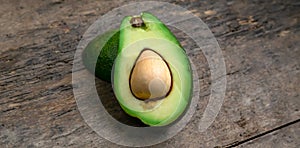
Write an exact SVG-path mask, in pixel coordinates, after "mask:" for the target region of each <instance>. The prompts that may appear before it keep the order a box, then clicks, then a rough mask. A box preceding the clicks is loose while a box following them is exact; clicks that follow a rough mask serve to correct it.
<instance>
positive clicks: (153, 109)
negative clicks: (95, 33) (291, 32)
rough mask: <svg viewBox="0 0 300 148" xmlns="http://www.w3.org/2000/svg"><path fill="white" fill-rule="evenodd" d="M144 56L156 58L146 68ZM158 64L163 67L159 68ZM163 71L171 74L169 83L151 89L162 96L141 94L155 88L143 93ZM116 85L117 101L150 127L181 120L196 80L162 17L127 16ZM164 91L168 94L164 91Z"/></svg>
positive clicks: (120, 41)
mask: <svg viewBox="0 0 300 148" xmlns="http://www.w3.org/2000/svg"><path fill="white" fill-rule="evenodd" d="M144 55H147V56H144ZM141 57H145V58H143V59H142V60H144V59H149V58H152V59H150V62H148V64H144V65H143V64H139V62H140V61H142V60H141ZM153 61H156V63H159V62H160V63H161V64H156V63H155V62H153ZM157 61H158V62H157ZM149 63H150V64H149ZM153 63H154V64H153ZM138 64H139V65H138ZM155 64H156V65H157V66H159V65H162V66H161V67H163V68H157V67H155ZM143 66H144V67H143ZM145 66H146V67H145ZM137 67H138V68H137ZM161 69H165V71H168V72H167V75H166V76H165V75H164V76H162V77H163V78H161V79H166V80H163V82H166V84H165V83H163V85H161V83H160V82H158V83H152V84H154V86H151V87H153V88H154V89H157V90H154V92H158V93H157V94H158V95H156V94H154V93H153V94H154V95H152V94H150V97H149V95H147V94H149V92H150V93H152V92H153V91H151V90H149V92H145V93H143V92H141V93H140V92H138V91H139V89H140V88H141V91H147V90H145V89H148V88H149V89H151V87H150V84H149V87H148V86H146V87H145V89H144V90H143V89H142V88H144V86H143V85H142V84H144V83H146V82H147V81H148V80H147V79H152V77H151V76H152V75H155V76H156V75H159V74H160V73H161V72H160V71H162V70H161ZM148 70H149V73H147V71H148ZM152 73H153V74H152ZM144 75H146V76H144ZM148 75H149V76H148ZM155 76H153V78H155ZM133 77H134V78H133ZM135 77H137V78H135ZM158 77H160V76H158ZM144 79H145V80H144ZM150 81H151V80H149V82H150ZM169 81H170V82H169ZM143 82H144V83H143ZM151 82H152V81H151ZM112 84H113V89H114V93H115V95H116V98H117V100H118V102H119V103H120V105H121V107H122V109H123V110H124V111H125V112H126V113H127V114H129V115H131V116H133V117H137V118H139V119H140V120H141V121H142V122H144V123H145V124H147V125H150V126H164V125H168V124H170V123H172V122H174V121H175V120H176V119H178V118H179V117H180V116H181V115H182V113H183V112H184V111H185V109H186V108H187V106H188V104H189V102H190V100H191V97H192V86H193V80H192V72H191V66H190V62H189V59H188V57H187V55H186V54H185V51H184V49H183V48H182V47H181V45H180V43H179V42H178V41H177V39H176V37H175V36H174V35H173V34H172V32H171V31H170V30H169V29H168V28H167V27H166V26H165V25H164V24H163V23H162V22H161V21H160V20H159V19H158V18H156V17H155V16H153V15H152V14H150V13H146V12H144V13H142V14H141V15H139V16H127V17H125V18H124V19H123V21H122V23H121V27H120V36H119V48H118V55H117V57H116V59H115V63H114V66H113V73H112ZM160 88H162V90H161V92H160V90H159V89H160ZM164 88H167V89H166V90H167V91H163V90H164ZM151 96H154V97H151Z"/></svg>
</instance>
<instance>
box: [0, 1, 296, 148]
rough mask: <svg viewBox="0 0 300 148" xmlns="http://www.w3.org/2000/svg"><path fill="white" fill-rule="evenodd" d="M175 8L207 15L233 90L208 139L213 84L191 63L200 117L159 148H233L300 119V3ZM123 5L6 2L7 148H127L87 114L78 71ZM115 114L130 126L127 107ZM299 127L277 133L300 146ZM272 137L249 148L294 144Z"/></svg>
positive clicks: (3, 141) (0, 111)
mask: <svg viewBox="0 0 300 148" xmlns="http://www.w3.org/2000/svg"><path fill="white" fill-rule="evenodd" d="M171 2H172V3H175V4H178V5H180V6H183V7H186V8H188V9H189V10H191V11H192V12H193V13H194V14H196V15H198V16H199V17H200V18H201V19H203V21H204V22H205V23H207V24H208V26H209V27H210V28H211V30H212V31H213V33H214V34H215V36H216V37H217V39H218V41H219V44H220V47H221V49H222V51H223V53H224V57H225V62H226V67H227V92H226V98H225V100H224V104H223V106H222V109H221V111H220V113H219V115H218V117H217V119H216V120H215V122H214V123H213V124H212V125H211V127H209V128H208V129H207V130H206V131H205V132H203V133H199V132H198V123H199V120H200V118H201V116H202V113H203V111H204V108H205V105H206V104H207V102H208V100H209V96H208V95H209V92H210V91H209V88H210V83H211V80H210V78H209V76H210V73H209V71H208V70H209V67H208V64H207V61H206V59H205V57H204V55H203V54H195V55H191V57H192V58H194V59H197V60H199V61H201V62H199V63H198V65H197V66H198V67H199V69H198V73H199V74H200V86H201V97H200V100H201V101H200V102H199V103H198V108H197V112H196V114H195V116H194V117H193V118H192V121H191V122H190V123H189V124H188V125H187V126H186V128H185V129H184V130H183V131H182V132H180V133H179V134H178V135H176V136H175V137H174V138H172V139H170V140H168V141H166V142H164V143H162V144H159V145H155V146H153V147H216V146H220V147H222V146H228V145H231V144H234V143H236V142H239V141H243V140H246V139H248V138H251V137H253V136H255V135H259V134H260V133H264V132H266V131H269V130H272V129H274V128H276V127H278V126H280V125H283V124H285V123H289V122H291V121H295V120H297V119H300V111H299V108H300V102H299V101H300V99H299V93H300V87H299V83H300V79H299V75H300V60H299V56H300V50H299V47H300V42H299V41H300V36H299V30H300V26H299V24H300V23H299V18H300V5H299V2H298V1H297V0H288V1H284V2H282V1H276V0H275V1H272V4H270V2H266V1H258V2H246V1H241V2H239V1H235V2H231V1H230V2H226V1H209V2H202V1H200V2H196V1H177V2H175V1H171ZM123 4H127V2H125V1H60V0H54V1H40V2H36V1H33V0H32V1H21V2H19V1H16V0H12V1H3V2H1V6H0V14H1V20H0V26H1V27H0V33H1V34H0V47H1V49H0V63H1V64H0V133H1V134H0V147H55V146H56V147H67V146H69V147H118V146H117V145H115V144H112V143H110V142H109V141H107V140H105V139H103V138H101V137H99V136H98V135H97V134H96V133H95V132H94V131H93V130H92V129H91V128H89V127H88V125H87V124H86V123H85V122H84V120H83V119H82V117H81V116H80V113H79V111H78V110H77V106H76V102H75V99H74V96H73V92H72V85H71V72H72V71H71V69H72V61H73V56H74V51H75V49H76V46H77V44H78V41H79V40H80V39H81V36H82V34H83V33H84V32H85V30H86V29H87V28H88V27H89V26H90V25H91V24H92V23H93V22H94V21H95V20H96V19H97V18H98V16H99V15H103V14H105V13H106V12H108V11H109V10H111V9H112V8H115V7H118V6H121V5H123ZM208 10H210V11H208ZM207 11H208V12H207ZM205 12H206V13H205ZM212 12H214V13H212ZM175 31H176V30H175ZM176 35H177V36H179V38H180V40H181V41H182V43H183V45H184V47H186V48H192V47H195V44H194V43H193V42H192V41H191V40H189V39H188V37H187V36H186V35H184V34H182V33H180V32H176ZM112 104H113V103H112ZM112 104H109V105H112ZM109 105H108V106H109ZM111 113H112V114H113V115H115V116H114V117H116V118H119V119H120V120H123V121H124V122H129V121H128V118H127V117H126V115H125V114H123V113H122V112H120V110H118V107H116V108H111ZM298 125H299V123H295V125H291V126H289V127H288V128H287V129H288V130H284V131H282V130H278V131H275V133H278V134H279V137H278V138H277V137H276V138H275V139H279V138H280V137H283V135H284V134H285V133H288V132H292V133H294V135H295V140H296V141H295V143H294V144H298V143H299V142H298V141H297V136H298V135H299V132H298V131H299V130H298V129H299V126H298ZM267 137H268V136H267ZM271 137H272V136H271ZM298 137H299V136H298ZM270 139H272V138H266V137H261V139H260V138H257V139H256V140H254V141H252V142H251V143H250V144H244V145H245V147H247V146H248V147H251V146H261V145H262V144H265V145H269V144H270V145H272V144H276V142H277V143H280V144H283V143H286V142H285V141H281V140H280V141H277V140H270ZM273 139H274V137H273ZM298 139H299V138H298ZM283 140H284V139H283ZM281 142H282V143H281ZM259 143H261V144H259ZM292 144H293V143H292ZM244 145H243V146H244ZM291 146H294V145H291Z"/></svg>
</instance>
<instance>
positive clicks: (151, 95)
mask: <svg viewBox="0 0 300 148" xmlns="http://www.w3.org/2000/svg"><path fill="white" fill-rule="evenodd" d="M171 87H172V76H171V71H170V69H169V67H168V65H167V63H166V62H165V60H164V59H163V58H162V57H161V56H160V55H159V54H158V53H156V52H154V51H153V50H150V49H144V50H143V51H142V52H141V53H140V55H139V56H138V58H137V60H136V62H135V65H134V67H133V69H132V71H131V75H130V89H131V92H132V93H133V95H134V96H135V97H136V98H138V99H141V100H146V99H161V98H164V97H166V96H167V95H168V94H169V92H170V90H171Z"/></svg>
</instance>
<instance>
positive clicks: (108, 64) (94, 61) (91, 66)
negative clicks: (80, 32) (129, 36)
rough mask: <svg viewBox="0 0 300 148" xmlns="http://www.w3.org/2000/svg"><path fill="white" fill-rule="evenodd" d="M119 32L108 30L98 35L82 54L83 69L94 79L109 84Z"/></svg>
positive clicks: (116, 51)
mask: <svg viewBox="0 0 300 148" xmlns="http://www.w3.org/2000/svg"><path fill="white" fill-rule="evenodd" d="M119 35H120V32H119V30H110V31H107V32H105V33H104V34H101V35H98V36H97V37H96V38H94V39H93V40H92V41H91V42H89V43H88V45H87V47H86V48H85V49H84V51H83V53H82V60H83V64H84V65H85V67H86V68H87V69H88V70H89V71H90V72H91V73H94V74H95V76H96V77H98V78H100V79H102V80H104V81H107V82H110V81H111V71H112V67H113V64H114V60H115V58H116V57H117V53H118V47H119Z"/></svg>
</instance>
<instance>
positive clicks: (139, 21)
mask: <svg viewBox="0 0 300 148" xmlns="http://www.w3.org/2000/svg"><path fill="white" fill-rule="evenodd" d="M130 24H131V26H132V27H144V26H145V23H144V20H143V18H142V17H141V16H133V17H132V18H131V20H130Z"/></svg>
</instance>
